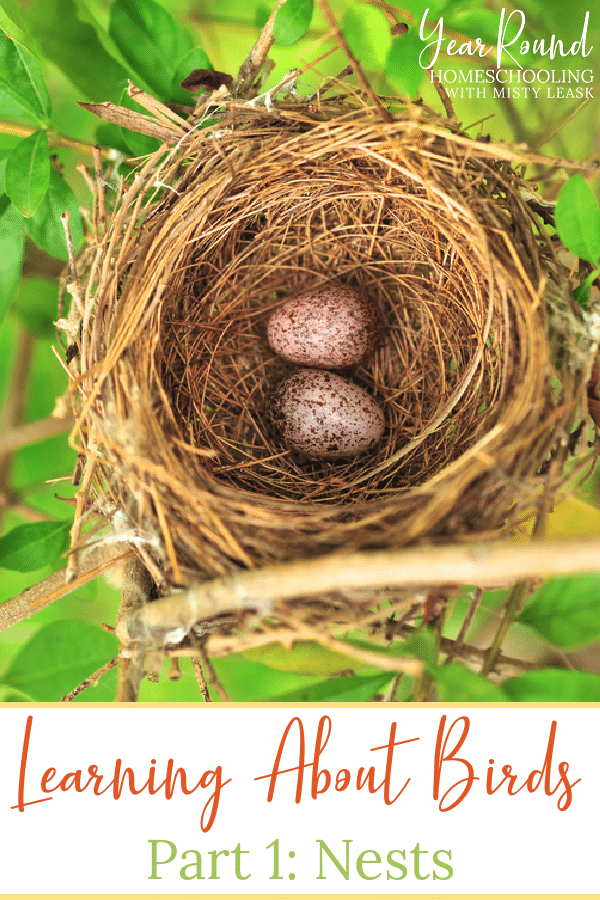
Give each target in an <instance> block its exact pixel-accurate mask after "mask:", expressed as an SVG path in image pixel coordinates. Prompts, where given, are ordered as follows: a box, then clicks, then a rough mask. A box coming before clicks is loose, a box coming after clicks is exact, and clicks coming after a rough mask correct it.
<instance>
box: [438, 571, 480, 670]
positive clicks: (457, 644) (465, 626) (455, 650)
mask: <svg viewBox="0 0 600 900" xmlns="http://www.w3.org/2000/svg"><path fill="white" fill-rule="evenodd" d="M482 597H483V590H482V589H481V588H477V590H476V591H475V596H474V597H473V599H472V600H471V604H470V606H469V609H468V610H467V614H466V616H465V618H464V621H463V623H462V625H461V627H460V631H459V633H458V636H457V638H456V640H455V641H454V642H453V644H452V647H451V649H450V653H449V654H448V656H447V657H446V659H445V660H444V665H445V666H447V665H449V664H450V663H451V662H452V660H453V659H454V657H455V656H460V654H461V653H462V648H463V646H464V643H465V639H466V637H467V632H468V631H469V628H470V627H471V622H472V621H473V617H474V616H475V613H476V612H477V610H478V609H479V604H480V603H481V598H482Z"/></svg>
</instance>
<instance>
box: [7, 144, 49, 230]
mask: <svg viewBox="0 0 600 900" xmlns="http://www.w3.org/2000/svg"><path fill="white" fill-rule="evenodd" d="M49 184H50V150H49V147H48V135H47V134H46V132H45V131H36V132H34V133H33V134H30V135H29V137H27V138H24V139H23V140H22V141H19V143H18V144H17V146H16V147H15V148H14V150H13V151H12V153H11V154H10V156H9V157H8V159H7V160H6V193H7V194H8V196H9V197H10V199H11V200H12V202H13V203H14V204H15V206H16V207H17V209H18V210H19V212H20V213H21V214H22V215H24V216H25V217H26V218H30V217H31V216H32V215H33V214H34V212H35V211H36V209H37V208H38V206H39V205H40V203H41V202H42V200H43V198H44V195H45V193H46V191H47V190H48V185H49Z"/></svg>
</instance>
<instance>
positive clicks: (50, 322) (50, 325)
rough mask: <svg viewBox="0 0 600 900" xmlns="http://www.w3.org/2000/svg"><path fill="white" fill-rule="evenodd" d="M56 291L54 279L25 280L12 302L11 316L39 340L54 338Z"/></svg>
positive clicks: (56, 315) (56, 281) (55, 280)
mask: <svg viewBox="0 0 600 900" xmlns="http://www.w3.org/2000/svg"><path fill="white" fill-rule="evenodd" d="M58 289H59V283H58V279H56V278H26V279H24V280H23V281H22V282H21V284H20V286H19V290H18V291H17V294H16V296H15V299H14V300H13V304H12V307H11V315H13V316H15V318H17V319H18V320H19V321H20V322H21V323H22V324H23V325H24V326H25V327H26V328H27V330H28V331H30V332H31V333H32V334H33V335H35V337H37V338H40V340H52V339H55V338H56V328H55V327H54V322H55V321H56V319H57V318H58Z"/></svg>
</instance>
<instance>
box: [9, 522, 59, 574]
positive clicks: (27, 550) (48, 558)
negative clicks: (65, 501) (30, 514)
mask: <svg viewBox="0 0 600 900" xmlns="http://www.w3.org/2000/svg"><path fill="white" fill-rule="evenodd" d="M70 529H71V523H70V522H32V523H30V524H27V525H18V526H17V527H16V528H13V529H12V531H9V532H8V534H5V535H4V537H2V538H0V566H2V568H4V569H12V570H13V571H16V572H36V571H37V570H38V569H41V568H43V567H44V566H46V565H48V563H52V562H54V561H55V560H56V559H57V558H58V557H59V556H60V555H61V554H62V553H64V552H65V550H66V549H67V548H68V546H69V532H70Z"/></svg>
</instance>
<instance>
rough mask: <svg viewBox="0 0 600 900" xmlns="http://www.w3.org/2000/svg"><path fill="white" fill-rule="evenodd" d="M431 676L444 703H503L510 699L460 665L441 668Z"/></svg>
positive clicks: (500, 690) (491, 683) (491, 684)
mask: <svg viewBox="0 0 600 900" xmlns="http://www.w3.org/2000/svg"><path fill="white" fill-rule="evenodd" d="M431 674H432V675H433V677H434V679H435V683H436V685H437V689H438V693H439V695H440V700H441V701H442V703H502V702H507V701H508V700H509V699H510V698H509V697H508V696H507V695H506V694H505V693H504V691H503V690H502V688H501V687H499V686H498V685H497V684H494V683H493V682H491V681H489V680H488V679H487V678H484V677H483V676H482V675H478V674H477V673H476V672H471V670H470V669H467V668H465V666H462V665H460V663H451V664H450V665H449V666H441V667H440V668H439V669H435V670H434V671H433V672H432V673H431Z"/></svg>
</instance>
